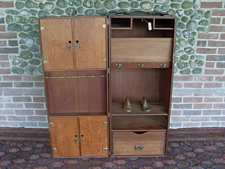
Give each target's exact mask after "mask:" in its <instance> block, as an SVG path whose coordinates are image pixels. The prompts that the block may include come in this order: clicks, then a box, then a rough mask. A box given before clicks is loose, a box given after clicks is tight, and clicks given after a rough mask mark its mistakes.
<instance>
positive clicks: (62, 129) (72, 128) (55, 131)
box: [49, 116, 80, 157]
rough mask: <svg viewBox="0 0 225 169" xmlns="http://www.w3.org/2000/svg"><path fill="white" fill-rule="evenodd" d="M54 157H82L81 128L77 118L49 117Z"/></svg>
mask: <svg viewBox="0 0 225 169" xmlns="http://www.w3.org/2000/svg"><path fill="white" fill-rule="evenodd" d="M49 123H50V135H51V143H52V148H53V156H54V157H76V156H80V145H79V141H76V139H78V138H79V127H78V118H76V117H64V116H61V117H49Z"/></svg>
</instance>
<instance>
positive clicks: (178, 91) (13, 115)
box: [0, 1, 225, 128]
mask: <svg viewBox="0 0 225 169" xmlns="http://www.w3.org/2000/svg"><path fill="white" fill-rule="evenodd" d="M11 7H12V8H13V7H14V3H12V2H0V15H3V14H2V13H1V9H5V8H11ZM201 8H204V9H209V10H210V11H212V17H211V25H210V30H209V32H204V33H199V35H198V41H197V49H196V50H197V53H198V54H201V55H203V56H204V58H205V60H206V62H205V65H204V71H203V73H202V74H200V75H178V74H176V75H175V77H174V82H173V84H174V88H173V104H172V116H171V128H183V127H185V128H186V127H225V74H224V68H225V2H222V1H213V2H203V1H202V2H201ZM1 18H3V19H0V127H47V115H46V114H47V111H46V105H45V97H44V87H43V77H42V76H30V75H23V76H21V75H15V74H12V73H11V69H10V65H11V63H10V57H12V56H13V55H17V54H18V51H19V48H18V39H17V36H18V35H17V33H16V32H15V33H13V32H10V33H9V32H6V31H5V30H6V29H5V18H4V17H1Z"/></svg>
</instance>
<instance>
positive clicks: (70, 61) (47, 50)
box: [40, 18, 74, 71]
mask: <svg viewBox="0 0 225 169" xmlns="http://www.w3.org/2000/svg"><path fill="white" fill-rule="evenodd" d="M71 22H72V19H71V18H58V19H57V18H48V19H41V20H40V25H41V44H42V56H43V59H44V69H45V71H52V70H71V69H74V58H73V48H72V28H71V26H72V25H71Z"/></svg>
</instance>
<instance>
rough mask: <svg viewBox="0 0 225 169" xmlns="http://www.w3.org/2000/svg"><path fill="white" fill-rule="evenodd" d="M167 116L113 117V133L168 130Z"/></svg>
mask: <svg viewBox="0 0 225 169" xmlns="http://www.w3.org/2000/svg"><path fill="white" fill-rule="evenodd" d="M167 119H168V118H167V116H123V117H121V116H113V117H112V121H111V123H112V130H113V131H121V130H123V131H149V130H162V129H164V130H166V129H167Z"/></svg>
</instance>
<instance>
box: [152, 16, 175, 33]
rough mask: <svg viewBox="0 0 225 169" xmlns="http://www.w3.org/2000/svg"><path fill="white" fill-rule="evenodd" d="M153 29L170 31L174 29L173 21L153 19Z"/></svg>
mask: <svg viewBox="0 0 225 169" xmlns="http://www.w3.org/2000/svg"><path fill="white" fill-rule="evenodd" d="M154 29H155V30H172V29H174V19H167V18H155V20H154Z"/></svg>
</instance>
